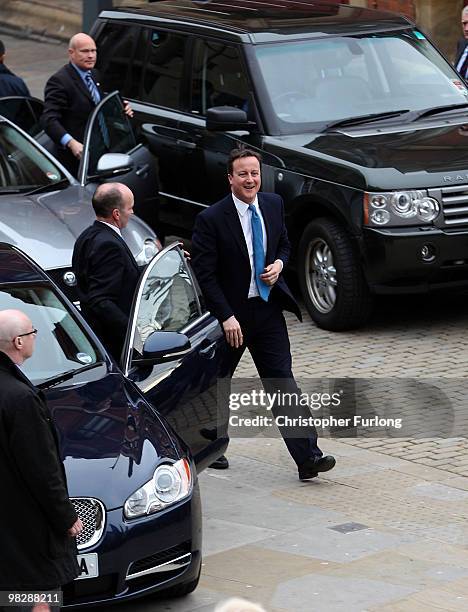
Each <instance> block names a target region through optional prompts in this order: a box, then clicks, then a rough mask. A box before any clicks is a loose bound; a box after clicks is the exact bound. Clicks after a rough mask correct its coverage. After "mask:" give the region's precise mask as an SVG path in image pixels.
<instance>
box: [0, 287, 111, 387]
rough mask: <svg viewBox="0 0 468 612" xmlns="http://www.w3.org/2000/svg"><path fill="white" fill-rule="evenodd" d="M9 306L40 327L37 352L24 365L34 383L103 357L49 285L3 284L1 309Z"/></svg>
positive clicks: (0, 295) (97, 360) (92, 362)
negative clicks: (8, 285) (6, 285)
mask: <svg viewBox="0 0 468 612" xmlns="http://www.w3.org/2000/svg"><path fill="white" fill-rule="evenodd" d="M7 308H15V309H18V310H21V311H22V312H24V313H25V314H27V315H28V317H29V318H30V319H31V322H32V324H33V327H34V328H36V329H37V330H38V333H37V337H36V345H35V350H34V353H33V355H32V357H31V358H30V359H28V360H27V361H25V362H24V364H23V366H21V367H22V369H23V371H24V373H25V374H26V376H28V378H29V379H30V380H31V381H32V382H33V383H34V384H39V383H41V382H44V381H45V380H47V379H49V378H52V377H54V376H57V375H59V374H62V373H64V372H68V371H70V370H78V369H80V368H82V367H83V366H87V365H88V366H89V365H92V364H94V363H97V362H100V361H101V360H102V357H101V356H100V355H98V349H97V348H95V347H94V346H93V344H92V343H91V341H90V339H89V338H88V337H87V336H86V335H85V332H84V331H83V330H82V329H81V328H80V327H79V325H78V323H77V322H76V320H75V319H74V318H73V317H72V315H71V313H70V311H69V309H68V308H67V307H66V306H65V305H64V304H63V303H62V302H61V301H60V299H59V298H58V297H57V295H56V294H55V293H54V292H53V291H52V289H51V288H50V287H47V286H45V285H34V286H33V285H31V283H28V284H27V285H26V284H25V285H24V286H20V285H14V286H11V287H5V286H3V287H2V288H1V290H0V310H4V309H7Z"/></svg>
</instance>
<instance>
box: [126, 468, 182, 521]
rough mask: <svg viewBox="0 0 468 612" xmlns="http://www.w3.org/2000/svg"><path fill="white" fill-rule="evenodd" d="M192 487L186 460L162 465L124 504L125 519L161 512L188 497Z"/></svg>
mask: <svg viewBox="0 0 468 612" xmlns="http://www.w3.org/2000/svg"><path fill="white" fill-rule="evenodd" d="M192 487H193V479H192V472H191V469H190V463H189V462H188V460H187V459H185V458H184V459H180V460H179V461H176V462H175V463H163V464H162V465H159V466H158V467H157V468H156V470H155V471H154V475H153V478H152V479H151V480H150V481H148V482H147V483H145V484H144V485H143V486H142V487H140V488H139V489H137V490H136V491H135V492H134V493H132V495H130V497H129V498H128V499H127V501H126V502H125V504H124V515H125V518H127V519H132V518H137V517H139V516H146V515H148V514H153V513H154V512H158V511H159V510H163V509H164V508H167V506H170V505H171V504H175V503H176V502H179V501H180V500H182V499H184V498H185V497H188V496H189V495H190V493H191V492H192Z"/></svg>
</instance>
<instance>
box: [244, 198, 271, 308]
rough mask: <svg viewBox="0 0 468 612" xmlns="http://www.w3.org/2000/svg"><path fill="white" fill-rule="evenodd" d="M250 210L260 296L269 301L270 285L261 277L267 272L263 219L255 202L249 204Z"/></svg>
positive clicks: (255, 267)
mask: <svg viewBox="0 0 468 612" xmlns="http://www.w3.org/2000/svg"><path fill="white" fill-rule="evenodd" d="M249 210H250V212H251V213H252V216H251V217H250V222H251V225H252V246H253V256H254V270H255V282H256V283H257V289H258V294H259V296H260V297H261V298H262V300H265V302H268V296H269V295H270V287H269V286H268V285H266V284H265V283H264V282H263V281H262V280H261V279H260V274H263V273H264V272H265V252H264V250H263V230H262V221H261V219H260V216H259V214H258V212H257V210H256V208H255V206H254V205H253V204H249Z"/></svg>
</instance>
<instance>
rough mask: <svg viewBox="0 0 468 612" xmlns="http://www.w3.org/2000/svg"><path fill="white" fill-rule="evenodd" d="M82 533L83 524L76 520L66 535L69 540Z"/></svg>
mask: <svg viewBox="0 0 468 612" xmlns="http://www.w3.org/2000/svg"><path fill="white" fill-rule="evenodd" d="M82 531H83V523H82V522H81V519H76V521H75V522H74V523H73V525H72V526H71V527H70V529H69V530H68V531H67V533H68V535H69V536H70V537H71V538H74V537H76V536H77V535H78V534H80V533H81V532H82Z"/></svg>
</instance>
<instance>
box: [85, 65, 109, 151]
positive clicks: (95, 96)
mask: <svg viewBox="0 0 468 612" xmlns="http://www.w3.org/2000/svg"><path fill="white" fill-rule="evenodd" d="M85 81H86V86H87V88H88V89H89V93H90V94H91V98H92V100H93V102H94V104H95V105H96V106H97V105H98V104H99V102H100V101H101V96H100V95H99V91H98V88H97V87H96V84H95V82H94V81H93V78H92V76H91V73H90V72H87V73H86V76H85ZM98 123H99V128H100V130H101V134H102V138H103V140H104V144H105V145H106V147H107V148H109V147H110V140H109V131H108V129H107V125H106V122H105V120H104V117H103V116H102V113H99V115H98Z"/></svg>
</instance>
